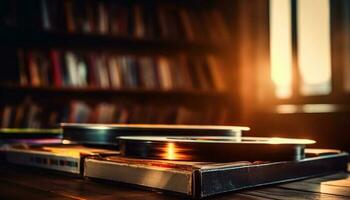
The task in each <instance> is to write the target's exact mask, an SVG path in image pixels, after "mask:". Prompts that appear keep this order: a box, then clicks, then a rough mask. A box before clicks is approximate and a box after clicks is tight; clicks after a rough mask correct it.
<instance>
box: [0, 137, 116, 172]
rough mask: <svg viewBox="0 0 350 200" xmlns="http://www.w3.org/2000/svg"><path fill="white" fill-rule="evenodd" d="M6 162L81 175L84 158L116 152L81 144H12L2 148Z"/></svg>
mask: <svg viewBox="0 0 350 200" xmlns="http://www.w3.org/2000/svg"><path fill="white" fill-rule="evenodd" d="M2 151H3V152H4V153H5V157H6V160H7V162H9V163H12V164H17V165H25V166H31V167H39V168H44V169H50V170H55V171H61V172H66V173H70V174H75V175H79V176H82V175H83V168H84V159H85V158H86V157H88V156H92V155H99V154H110V155H113V154H116V153H117V152H116V151H111V150H105V149H97V148H92V147H87V146H83V145H68V144H66V145H65V144H51V145H50V144H46V145H29V146H28V145H12V146H11V147H10V148H7V149H5V150H2Z"/></svg>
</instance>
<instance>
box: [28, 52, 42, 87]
mask: <svg viewBox="0 0 350 200" xmlns="http://www.w3.org/2000/svg"><path fill="white" fill-rule="evenodd" d="M28 68H29V70H28V71H29V77H30V84H31V85H32V86H41V81H40V72H39V64H38V59H37V54H36V53H35V52H29V53H28Z"/></svg>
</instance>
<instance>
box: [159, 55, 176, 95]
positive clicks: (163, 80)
mask: <svg viewBox="0 0 350 200" xmlns="http://www.w3.org/2000/svg"><path fill="white" fill-rule="evenodd" d="M157 66H158V76H159V80H160V81H159V82H160V86H161V88H162V89H164V90H169V89H172V88H173V83H172V78H171V69H170V67H171V66H170V63H169V59H167V58H166V57H158V63H157Z"/></svg>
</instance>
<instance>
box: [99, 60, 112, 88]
mask: <svg viewBox="0 0 350 200" xmlns="http://www.w3.org/2000/svg"><path fill="white" fill-rule="evenodd" d="M96 72H97V84H98V86H99V87H100V88H109V87H110V81H109V75H108V66H107V63H106V57H105V55H103V54H100V55H98V56H96Z"/></svg>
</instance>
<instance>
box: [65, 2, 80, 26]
mask: <svg viewBox="0 0 350 200" xmlns="http://www.w3.org/2000/svg"><path fill="white" fill-rule="evenodd" d="M73 3H74V1H73V0H67V1H64V13H65V19H66V25H67V31H68V32H70V33H74V32H76V29H77V27H76V24H75V21H74V7H73V6H74V5H73Z"/></svg>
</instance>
